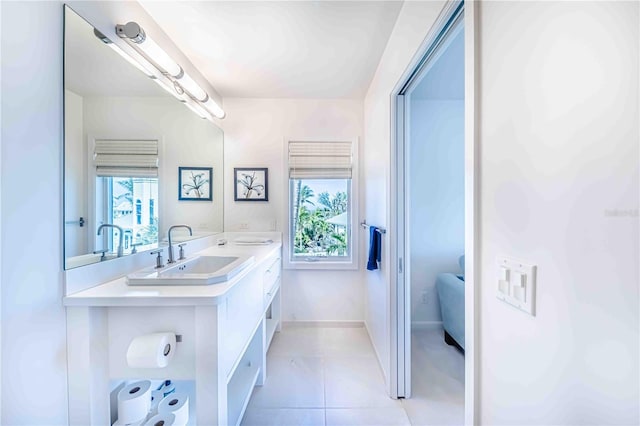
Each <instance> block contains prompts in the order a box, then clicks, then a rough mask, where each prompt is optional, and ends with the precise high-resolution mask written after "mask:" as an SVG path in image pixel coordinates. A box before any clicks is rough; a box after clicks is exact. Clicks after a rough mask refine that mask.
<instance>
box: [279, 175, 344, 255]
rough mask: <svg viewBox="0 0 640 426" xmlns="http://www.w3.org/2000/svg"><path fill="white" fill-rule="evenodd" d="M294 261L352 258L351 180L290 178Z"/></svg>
mask: <svg viewBox="0 0 640 426" xmlns="http://www.w3.org/2000/svg"><path fill="white" fill-rule="evenodd" d="M290 185H291V191H292V194H291V200H292V204H291V215H292V218H291V225H292V236H293V241H292V243H293V253H292V254H293V259H294V260H295V259H296V258H298V259H300V258H305V259H306V258H316V260H320V259H318V258H320V257H327V258H329V257H331V258H349V257H350V254H351V250H350V241H349V240H350V234H351V229H350V223H351V221H350V207H349V206H350V201H349V194H350V192H351V179H291V180H290Z"/></svg>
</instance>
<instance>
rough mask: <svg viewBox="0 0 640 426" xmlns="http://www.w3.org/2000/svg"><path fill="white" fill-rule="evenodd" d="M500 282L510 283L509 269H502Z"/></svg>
mask: <svg viewBox="0 0 640 426" xmlns="http://www.w3.org/2000/svg"><path fill="white" fill-rule="evenodd" d="M500 281H509V270H508V269H507V268H500Z"/></svg>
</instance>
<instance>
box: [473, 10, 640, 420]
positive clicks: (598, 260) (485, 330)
mask: <svg viewBox="0 0 640 426" xmlns="http://www.w3.org/2000/svg"><path fill="white" fill-rule="evenodd" d="M639 6H640V4H639V3H637V2H626V3H623V2H593V3H580V2H578V3H576V2H486V3H485V2H483V3H481V5H480V21H479V24H480V34H479V39H480V46H479V47H480V52H481V55H480V59H479V64H480V70H479V77H480V87H479V90H480V92H479V93H480V94H481V97H480V105H479V107H480V122H479V128H480V161H481V170H480V172H481V175H480V185H481V186H480V191H481V217H480V226H481V235H482V240H481V253H480V260H481V279H482V282H481V285H479V286H478V289H479V290H480V313H481V318H480V340H481V345H480V357H479V358H480V371H481V376H480V380H481V383H480V402H481V419H480V420H481V423H482V424H510V425H513V424H638V423H639V422H640V417H639V413H638V408H639V401H640V392H639V381H638V380H639V373H640V371H639V352H638V348H639V343H640V342H639V336H640V332H639V324H640V321H639V305H638V301H639V288H640V286H639V280H640V276H639V271H638V259H639V258H640V251H639V242H638V232H639V226H638V204H639V199H638V194H639V190H640V187H639V184H638V179H639V161H638V160H639V157H638V156H639V138H640V134H639V129H638V122H639V119H638V117H639V113H640V110H639V94H638V91H639V85H638V72H639V69H638V60H639V54H638V51H639V40H640V33H639V25H638V22H639V21H638V18H639V16H638V14H639ZM616 210H619V211H622V212H628V213H622V214H623V215H622V216H620V215H614V213H615V211H616ZM498 255H510V256H513V257H515V258H518V259H523V260H528V261H530V262H533V263H535V264H537V265H538V276H537V277H538V286H537V300H536V303H537V313H536V316H535V317H531V316H528V315H526V314H523V313H522V312H520V311H518V310H516V309H513V308H511V307H510V306H508V305H506V304H504V303H502V302H500V301H499V300H497V299H496V297H495V285H494V283H495V282H496V274H497V272H496V267H495V263H496V257H497V256H498Z"/></svg>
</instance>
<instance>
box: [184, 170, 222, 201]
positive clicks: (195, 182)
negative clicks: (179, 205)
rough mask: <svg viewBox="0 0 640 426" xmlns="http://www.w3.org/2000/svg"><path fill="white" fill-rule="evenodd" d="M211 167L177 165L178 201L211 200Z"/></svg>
mask: <svg viewBox="0 0 640 426" xmlns="http://www.w3.org/2000/svg"><path fill="white" fill-rule="evenodd" d="M212 180H213V168H212V167H178V200H179V201H213V197H212Z"/></svg>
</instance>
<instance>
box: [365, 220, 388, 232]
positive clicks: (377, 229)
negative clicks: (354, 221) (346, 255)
mask: <svg viewBox="0 0 640 426" xmlns="http://www.w3.org/2000/svg"><path fill="white" fill-rule="evenodd" d="M360 226H361V227H363V228H369V227H370V226H371V225H369V224H367V222H366V221H364V222H362V223H361V224H360ZM376 232H378V233H379V234H386V233H387V230H386V229H384V228H376Z"/></svg>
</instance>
